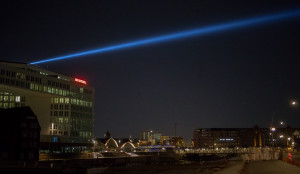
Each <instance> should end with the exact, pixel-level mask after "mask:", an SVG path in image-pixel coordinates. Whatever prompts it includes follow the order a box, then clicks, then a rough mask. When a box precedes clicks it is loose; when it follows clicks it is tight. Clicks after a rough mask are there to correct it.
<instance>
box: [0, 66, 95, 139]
mask: <svg viewBox="0 0 300 174" xmlns="http://www.w3.org/2000/svg"><path fill="white" fill-rule="evenodd" d="M32 96H35V98H37V99H35V100H34V101H32V98H33V97H32ZM40 96H41V97H40ZM42 96H43V99H42ZM39 97H40V98H41V100H39ZM93 102H94V88H93V87H90V86H87V85H84V84H79V83H76V82H75V81H74V79H73V78H71V77H67V76H64V75H60V74H57V73H54V72H50V71H47V70H44V69H41V68H38V67H34V66H30V65H26V64H19V63H7V62H0V108H12V107H22V106H33V105H34V106H35V107H37V106H36V105H42V106H45V105H47V106H46V108H48V109H47V111H45V109H43V110H42V109H40V110H39V109H36V112H37V113H36V115H37V116H38V119H39V121H42V122H45V124H46V123H47V125H48V126H43V127H41V128H42V130H45V129H46V131H44V133H42V132H43V131H42V132H41V135H48V136H56V137H57V136H58V137H60V139H63V138H64V137H65V139H68V140H70V138H71V137H77V138H81V139H92V138H93V136H94V132H93V129H94V109H93ZM33 110H34V109H33ZM39 113H41V114H39ZM45 113H46V114H45ZM39 115H42V116H39ZM41 119H43V120H41ZM46 127H47V128H46ZM71 140H72V138H71Z"/></svg>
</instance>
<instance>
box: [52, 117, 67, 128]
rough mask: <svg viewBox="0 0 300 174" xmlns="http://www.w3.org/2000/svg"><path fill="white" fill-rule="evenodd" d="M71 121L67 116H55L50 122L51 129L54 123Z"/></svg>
mask: <svg viewBox="0 0 300 174" xmlns="http://www.w3.org/2000/svg"><path fill="white" fill-rule="evenodd" d="M68 122H69V119H68V118H66V117H55V118H53V117H52V118H50V123H51V126H50V129H51V128H52V123H53V125H55V124H68Z"/></svg>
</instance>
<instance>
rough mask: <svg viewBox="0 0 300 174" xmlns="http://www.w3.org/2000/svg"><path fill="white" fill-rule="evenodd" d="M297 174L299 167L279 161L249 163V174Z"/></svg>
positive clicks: (299, 171) (299, 170)
mask: <svg viewBox="0 0 300 174" xmlns="http://www.w3.org/2000/svg"><path fill="white" fill-rule="evenodd" d="M270 173H272V174H284V173H287V174H299V173H300V167H298V166H295V165H292V164H289V163H286V162H283V161H280V160H274V161H251V162H250V163H249V174H270Z"/></svg>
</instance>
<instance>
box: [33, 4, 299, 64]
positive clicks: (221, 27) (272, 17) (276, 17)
mask: <svg viewBox="0 0 300 174" xmlns="http://www.w3.org/2000/svg"><path fill="white" fill-rule="evenodd" d="M299 16H300V9H297V10H292V11H285V12H281V13H276V14H269V15H265V16H259V17H254V18H248V19H245V20H239V21H233V22H229V23H222V24H218V25H213V26H207V27H201V28H196V29H191V30H185V31H182V32H175V33H171V34H166V35H161V36H156V37H151V38H144V39H140V40H135V41H130V42H125V43H121V44H116V45H113V46H107V47H103V48H98V49H92V50H88V51H82V52H77V53H73V54H67V55H63V56H59V57H54V58H49V59H44V60H39V61H35V62H31V63H29V64H31V65H34V64H41V63H46V62H52V61H58V60H63V59H70V58H75V57H81V56H87V55H92V54H99V53H104V52H109V51H114V50H120V49H125V48H130V47H137V46H142V45H148V44H154V43H159V42H166V41H171V40H175V39H181V38H188V37H192V36H201V35H204V34H210V33H215V32H221V31H226V30H230V29H238V28H241V27H246V26H252V25H259V24H266V23H270V22H276V21H280V20H284V19H289V18H294V17H299Z"/></svg>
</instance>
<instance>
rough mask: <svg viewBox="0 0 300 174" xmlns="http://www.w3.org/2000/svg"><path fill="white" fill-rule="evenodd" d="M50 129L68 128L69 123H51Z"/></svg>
mask: <svg viewBox="0 0 300 174" xmlns="http://www.w3.org/2000/svg"><path fill="white" fill-rule="evenodd" d="M50 130H68V125H65V124H56V123H51V125H50Z"/></svg>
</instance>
